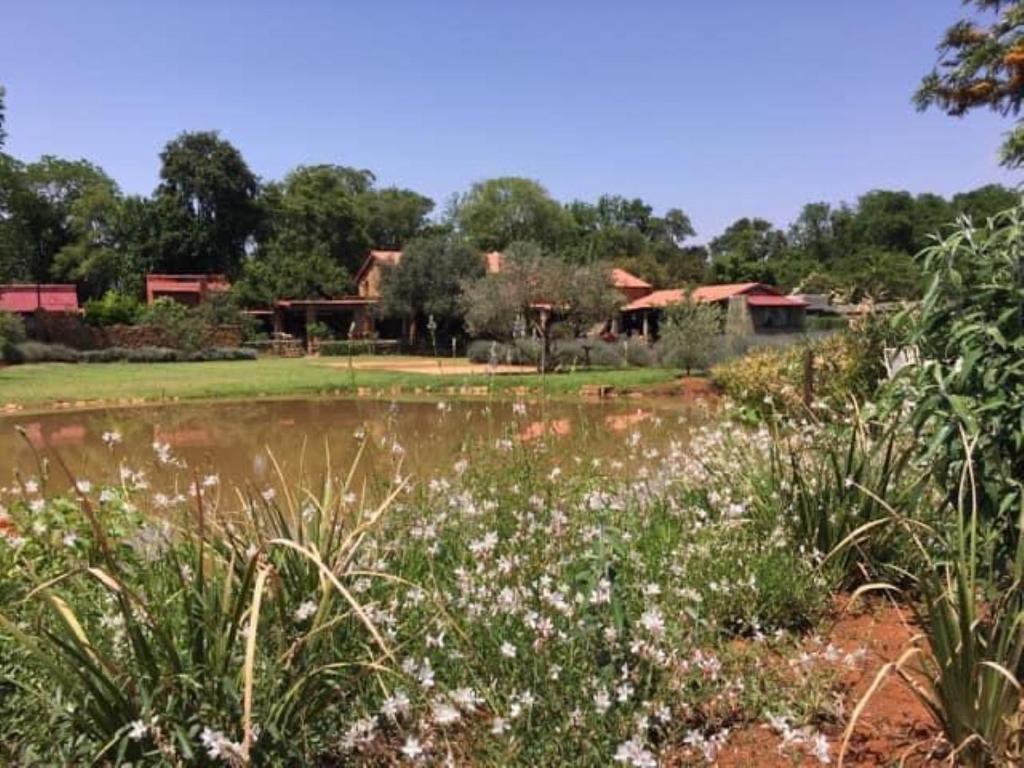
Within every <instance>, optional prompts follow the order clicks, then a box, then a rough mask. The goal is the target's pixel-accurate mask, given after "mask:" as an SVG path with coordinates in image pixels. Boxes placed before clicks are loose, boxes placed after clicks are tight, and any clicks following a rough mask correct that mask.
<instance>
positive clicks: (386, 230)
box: [361, 187, 434, 251]
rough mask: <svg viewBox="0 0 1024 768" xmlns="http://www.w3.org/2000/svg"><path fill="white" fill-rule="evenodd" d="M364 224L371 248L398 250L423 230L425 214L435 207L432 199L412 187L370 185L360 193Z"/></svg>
mask: <svg viewBox="0 0 1024 768" xmlns="http://www.w3.org/2000/svg"><path fill="white" fill-rule="evenodd" d="M361 202H362V205H363V208H364V209H365V211H366V219H367V221H366V225H367V231H368V233H369V236H370V242H371V243H372V244H373V247H374V248H383V249H385V250H396V251H397V250H401V249H402V248H403V247H405V244H406V243H407V242H409V241H410V240H412V239H413V238H414V237H417V236H419V235H421V234H423V233H424V230H425V229H426V228H427V226H428V223H427V216H428V215H429V214H430V212H431V211H432V210H434V201H433V200H431V199H430V198H429V197H425V196H423V195H421V194H419V193H418V192H413V191H412V190H411V189H399V188H398V187H386V188H384V189H371V190H369V191H368V192H365V193H364V194H363V195H362V198H361Z"/></svg>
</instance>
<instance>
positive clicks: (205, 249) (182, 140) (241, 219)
mask: <svg viewBox="0 0 1024 768" xmlns="http://www.w3.org/2000/svg"><path fill="white" fill-rule="evenodd" d="M160 160H161V163H162V166H161V169H160V180H161V181H160V185H159V186H158V187H157V190H156V202H157V205H158V210H159V214H160V219H161V238H160V250H161V262H162V266H163V268H165V269H167V270H169V271H172V272H226V273H227V274H229V275H235V274H237V273H238V272H239V270H240V269H241V265H242V260H243V258H244V256H245V254H246V249H247V247H248V246H249V245H250V244H251V243H252V240H253V238H254V237H255V235H256V233H257V231H258V229H259V226H260V217H261V208H260V206H259V204H258V202H257V195H258V193H259V181H258V179H257V178H256V176H255V174H253V172H252V171H251V170H249V166H248V165H246V163H245V160H244V159H243V157H242V154H241V152H239V151H238V150H237V149H236V148H235V147H234V146H232V145H231V144H230V143H229V142H228V141H226V140H224V139H222V138H220V136H218V135H217V133H216V132H212V131H204V132H198V133H182V134H181V135H179V136H178V137H177V138H175V139H174V140H173V141H171V142H169V143H168V144H167V146H166V147H165V148H164V150H163V152H161V153H160Z"/></svg>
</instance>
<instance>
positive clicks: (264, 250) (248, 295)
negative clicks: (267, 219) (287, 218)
mask: <svg viewBox="0 0 1024 768" xmlns="http://www.w3.org/2000/svg"><path fill="white" fill-rule="evenodd" d="M348 282H349V275H348V272H346V271H345V268H344V267H342V266H341V265H340V264H339V263H338V262H337V260H336V259H335V258H334V257H333V256H332V255H331V253H330V252H329V251H328V249H327V246H326V245H325V244H324V243H314V244H312V245H311V246H310V247H309V248H307V249H305V250H301V251H297V250H295V249H294V248H293V247H292V246H291V245H290V244H289V243H287V242H286V241H285V240H273V241H271V242H270V243H268V244H266V245H263V246H260V249H259V251H258V252H257V253H256V254H254V255H253V256H252V257H250V258H248V259H246V261H245V262H244V264H243V265H242V275H241V278H240V279H239V280H238V281H237V282H236V283H235V292H236V294H237V296H238V299H239V301H240V302H241V303H242V304H243V305H245V306H259V307H268V306H270V305H272V304H273V303H274V301H276V300H277V299H323V298H334V297H336V296H339V295H341V294H343V293H345V289H346V287H347V286H348Z"/></svg>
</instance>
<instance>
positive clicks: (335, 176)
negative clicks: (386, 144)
mask: <svg viewBox="0 0 1024 768" xmlns="http://www.w3.org/2000/svg"><path fill="white" fill-rule="evenodd" d="M371 183H372V175H370V174H369V171H357V170H355V169H353V168H345V167H343V166H337V165H314V166H299V167H298V168H296V169H295V170H293V171H291V172H290V173H289V174H288V175H287V176H285V178H284V182H283V183H281V184H279V185H278V184H274V185H268V189H267V193H266V195H265V206H266V210H267V214H268V222H267V224H268V229H269V232H270V235H269V239H270V240H272V241H273V242H275V243H276V246H277V247H278V248H279V249H280V250H282V251H283V252H286V253H290V254H291V255H292V256H293V257H294V258H302V256H303V254H304V253H306V252H312V251H321V252H322V253H323V254H324V255H325V257H326V258H329V259H330V260H331V261H333V262H335V263H336V264H337V265H338V266H340V267H341V268H342V269H344V270H345V271H346V272H347V273H348V274H353V273H355V272H356V270H358V269H359V266H360V264H362V262H363V259H364V258H365V256H366V252H367V251H368V250H369V248H370V246H371V244H372V243H371V238H370V233H369V221H368V216H367V212H366V210H365V208H364V206H363V205H362V202H361V196H362V195H365V194H367V193H368V191H369V189H370V187H369V184H371Z"/></svg>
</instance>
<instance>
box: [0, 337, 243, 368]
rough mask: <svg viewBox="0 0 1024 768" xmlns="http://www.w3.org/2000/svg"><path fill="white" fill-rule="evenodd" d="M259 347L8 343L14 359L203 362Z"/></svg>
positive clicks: (235, 356)
mask: <svg viewBox="0 0 1024 768" xmlns="http://www.w3.org/2000/svg"><path fill="white" fill-rule="evenodd" d="M255 359H256V351H255V350H252V349H246V348H245V347H207V348H205V349H195V350H187V349H173V348H171V347H104V348H103V349H86V350H80V349H72V348H71V347H67V346H65V345H63V344H43V343H41V342H38V341H26V342H22V343H20V344H13V345H9V346H8V347H7V361H8V362H10V363H21V364H28V363H201V362H210V361H216V360H255Z"/></svg>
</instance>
